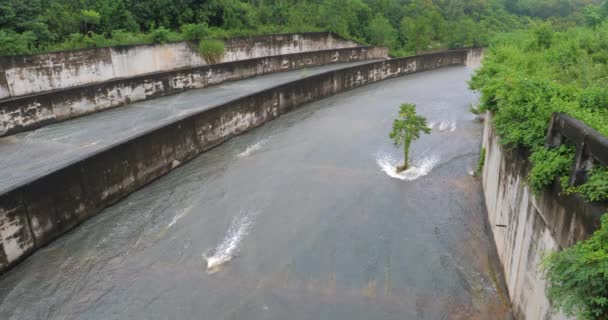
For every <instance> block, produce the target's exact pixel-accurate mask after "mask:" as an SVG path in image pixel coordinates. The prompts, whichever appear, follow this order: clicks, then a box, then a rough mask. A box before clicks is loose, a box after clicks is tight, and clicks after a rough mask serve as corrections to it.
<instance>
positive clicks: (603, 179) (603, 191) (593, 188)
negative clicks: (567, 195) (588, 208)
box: [574, 167, 608, 201]
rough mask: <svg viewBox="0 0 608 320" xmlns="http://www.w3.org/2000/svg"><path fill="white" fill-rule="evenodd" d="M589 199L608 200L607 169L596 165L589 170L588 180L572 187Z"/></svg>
mask: <svg viewBox="0 0 608 320" xmlns="http://www.w3.org/2000/svg"><path fill="white" fill-rule="evenodd" d="M574 189H575V190H574V191H576V192H578V193H580V194H582V195H583V196H584V197H585V198H586V199H587V200H589V201H606V200H608V170H607V169H606V168H605V167H598V168H595V169H593V170H591V172H589V180H587V181H586V182H585V183H584V184H582V185H580V186H577V187H575V188H574Z"/></svg>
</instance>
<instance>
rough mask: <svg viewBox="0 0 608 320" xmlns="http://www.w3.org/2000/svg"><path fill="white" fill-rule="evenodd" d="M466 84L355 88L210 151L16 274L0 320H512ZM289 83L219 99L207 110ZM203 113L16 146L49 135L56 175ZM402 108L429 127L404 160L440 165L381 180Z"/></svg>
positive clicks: (1, 300)
mask: <svg viewBox="0 0 608 320" xmlns="http://www.w3.org/2000/svg"><path fill="white" fill-rule="evenodd" d="M330 68H331V67H330ZM324 70H327V69H324ZM311 72H313V71H312V70H311ZM470 73H471V71H470V70H469V69H467V68H465V67H451V68H447V69H443V70H438V71H430V72H425V73H420V74H415V75H410V76H407V77H402V78H397V79H393V80H388V81H384V82H382V83H378V84H372V85H369V86H366V87H361V88H358V89H355V90H353V91H350V92H346V93H342V94H339V95H336V96H334V97H332V98H328V99H325V100H321V101H318V102H315V103H313V104H311V105H308V106H307V107H305V108H302V109H300V110H297V111H294V112H292V113H289V114H287V115H285V116H284V117H282V118H280V119H278V120H276V121H273V122H270V123H268V124H266V125H265V126H263V127H261V128H258V129H255V130H254V131H252V132H250V133H248V134H245V135H243V136H240V137H237V138H235V139H233V140H231V141H229V142H227V143H225V144H223V145H221V146H219V147H217V148H215V149H213V150H210V151H208V152H206V153H204V154H203V155H201V156H199V157H198V158H196V159H194V160H192V161H191V162H189V163H187V164H185V165H183V166H182V167H180V168H178V169H176V170H175V171H173V172H171V173H170V174H168V175H166V176H164V177H162V178H160V179H158V180H157V181H155V182H154V183H152V184H150V185H148V186H146V187H145V188H143V189H141V190H139V191H137V192H135V193H133V194H132V195H130V196H129V197H127V198H125V199H124V200H122V201H121V202H119V203H118V204H116V205H114V206H112V207H111V208H108V209H106V210H105V211H104V212H102V213H100V214H99V215H97V216H96V217H94V218H92V219H90V220H88V221H87V222H85V223H84V224H83V225H82V226H81V227H79V228H78V229H76V230H74V231H73V232H71V233H69V234H67V235H66V236H64V237H62V238H60V239H59V240H57V241H56V242H54V243H52V244H50V245H49V246H47V247H45V248H43V249H41V250H40V251H38V252H36V253H34V254H33V255H32V256H31V257H30V258H29V259H27V260H26V261H25V262H23V263H22V264H20V265H18V266H17V267H15V268H14V269H12V270H11V271H9V272H8V273H7V274H6V275H5V276H4V277H3V278H2V279H0V318H2V319H47V318H48V319H191V318H196V319H200V318H203V319H506V318H508V317H509V311H508V309H509V308H508V306H507V304H508V301H507V300H508V298H507V295H506V293H505V292H504V291H503V290H504V289H503V288H502V286H501V283H500V279H502V277H501V276H500V272H499V271H498V270H499V269H500V268H499V267H498V265H497V260H496V258H495V251H494V249H493V246H492V241H491V239H490V236H489V234H488V232H487V230H486V228H485V225H486V223H485V213H484V210H485V209H484V207H483V201H482V195H481V191H480V185H479V183H478V182H477V180H476V179H474V178H473V177H471V176H470V175H469V171H471V170H473V169H474V167H475V164H476V160H477V157H478V151H479V149H478V148H479V141H480V138H481V124H479V123H477V122H476V121H475V120H474V117H473V116H472V115H471V114H470V113H469V112H468V110H469V105H470V103H473V102H475V101H476V99H477V97H476V95H474V94H473V93H471V92H469V91H468V90H467V89H466V84H465V81H466V80H467V79H468V78H469V77H470ZM299 74H300V73H299V72H295V73H290V74H287V73H286V74H280V75H272V76H269V77H264V78H256V79H254V80H251V81H248V82H246V81H242V82H238V83H234V84H228V85H225V86H223V87H224V88H228V89H221V88H220V89H215V90H219V91H217V92H218V93H217V96H215V97H217V99H219V98H220V97H224V98H228V97H234V95H235V94H240V93H241V92H243V91H241V90H249V89H248V88H249V86H255V88H253V89H251V90H254V89H255V90H257V89H260V88H261V86H263V85H264V83H267V85H272V84H276V79H277V78H276V77H288V76H291V77H298V76H299ZM260 79H261V80H260ZM264 79H267V80H264ZM272 79H274V80H272ZM246 84H248V85H246ZM229 86H233V87H232V88H231V87H229ZM230 88H231V89H230ZM237 88H238V89H239V90H238V91H237ZM207 90H209V89H207ZM210 92H213V91H210ZM201 97H202V96H201V95H198V96H196V95H195V91H193V92H189V93H186V94H183V95H178V96H174V97H171V98H167V99H159V100H155V101H151V102H146V105H156V106H157V107H150V108H141V109H142V110H144V112H140V113H138V115H139V118H138V117H134V118H132V119H140V120H137V121H133V120H132V119H131V120H130V122H124V123H123V124H122V126H119V127H116V126H115V123H116V121H110V120H111V119H116V118H113V117H112V112H132V111H130V110H135V109H136V107H128V108H123V109H119V110H115V111H110V112H107V113H102V114H99V115H95V116H92V117H87V118H82V119H80V120H76V121H74V122H68V123H64V124H61V125H62V126H71V125H73V126H75V127H72V128H71V129H69V130H67V131H64V133H67V132H70V134H69V135H67V136H62V134H60V132H57V131H54V130H56V128H58V126H50V127H48V128H45V129H41V130H38V131H36V132H35V133H33V134H30V135H29V136H28V135H27V134H24V135H18V136H17V137H15V138H9V139H17V140H18V139H23V140H22V141H21V142H24V141H26V140H27V139H28V137H29V139H32V137H36V136H38V137H39V139H42V140H44V139H43V138H42V137H51V138H49V140H50V141H53V138H52V137H55V138H56V140H57V143H56V144H52V143H48V144H46V145H47V146H52V148H56V149H52V150H54V152H56V153H58V154H62V155H61V159H65V158H66V157H78V156H79V155H78V154H77V153H73V152H72V153H71V152H70V150H84V151H79V152H87V150H91V149H90V148H97V147H100V146H101V145H103V143H111V142H112V141H115V139H120V137H121V136H122V135H123V134H126V133H124V132H123V131H127V130H130V129H131V128H133V127H138V126H137V124H140V123H144V122H145V121H144V120H141V119H152V120H151V121H162V119H164V118H165V117H166V116H168V114H176V113H179V112H175V110H176V109H173V110H172V111H173V112H168V111H167V108H173V106H176V107H175V108H179V107H178V106H179V105H180V104H179V102H180V101H184V102H187V99H190V100H189V101H190V104H191V102H192V101H193V100H196V101H198V99H201ZM205 97H213V94H208V95H205ZM168 99H172V100H168ZM210 99H212V98H210ZM162 101H173V103H172V104H166V103H163V102H162ZM403 102H413V103H416V104H417V105H418V111H419V112H420V113H421V114H423V115H424V116H426V117H427V118H428V120H429V122H433V123H435V125H434V127H435V130H434V131H433V133H431V134H430V135H425V136H423V137H422V138H421V139H420V140H419V141H417V142H416V143H415V144H414V146H413V149H412V155H413V158H414V161H420V162H424V160H425V159H431V158H432V159H436V160H435V161H434V162H433V165H432V166H431V167H430V169H429V170H427V171H426V172H424V174H422V175H419V176H418V177H416V179H411V180H407V179H406V180H402V179H396V178H394V177H392V176H390V175H388V174H387V173H386V172H385V171H384V170H383V168H382V167H381V164H383V163H386V161H388V162H390V161H392V160H390V159H398V157H399V155H400V151H399V150H396V149H394V148H393V146H392V144H391V141H390V140H389V138H388V131H389V130H390V127H391V122H392V119H393V118H394V117H395V115H396V114H397V110H398V106H399V104H401V103H403ZM211 104H212V102H210V103H209V105H211ZM184 105H185V104H184ZM123 110H124V111H123ZM152 110H154V111H152ZM177 110H179V109H177ZM91 119H97V120H96V121H93V120H91ZM103 119H107V120H106V121H104V120H103ZM125 119H126V118H125ZM154 119H156V120H154ZM79 121H90V122H89V124H87V126H86V127H85V126H83V125H82V124H78V123H79ZM95 123H97V126H98V127H96V128H99V129H95V130H97V131H91V129H89V127H88V126H89V125H95ZM442 128H443V129H442ZM452 128H453V130H452ZM33 140H35V139H33ZM41 145H45V143H41ZM11 146H15V145H12V144H11V142H10V141H7V140H3V145H2V148H10V147H11ZM22 147H23V146H22V145H20V147H19V148H22ZM41 148H42V147H41ZM49 148H51V147H49ZM1 150H2V149H0V153H1V154H3V155H4V151H1ZM4 150H9V149H4ZM19 150H26V148H23V149H19ZM40 150H42V149H40ZM20 152H21V151H20ZM23 152H27V151H23ZM37 156H38V155H33V154H30V155H28V154H27V153H22V154H21V158H22V159H23V158H29V159H32V158H34V157H37ZM36 159H38V158H36ZM41 160H44V162H52V161H53V160H52V159H51V160H49V158H48V157H47V158H46V159H45V158H42V159H41ZM3 161H8V160H3ZM383 161H385V162H383ZM8 164H9V162H6V164H5V163H4V162H3V165H2V168H7V167H5V166H7V165H8ZM13 164H15V165H17V162H16V161H15V160H13V162H10V165H11V166H12V165H13ZM21 165H22V166H23V165H26V166H28V167H22V168H23V169H26V168H27V171H31V172H35V170H48V168H47V167H45V166H46V165H44V166H42V161H41V162H40V163H39V164H37V165H32V164H21ZM2 170H3V172H2V174H12V173H11V172H14V171H15V170H7V169H2ZM12 179H13V180H12V181H13V183H14V182H15V179H17V178H15V177H14V176H13V178H12ZM2 183H6V182H4V179H3V182H2ZM231 239H236V240H235V241H232V240H231ZM237 240H238V241H237ZM225 243H227V244H228V245H227V246H224V247H222V244H225ZM230 245H232V248H234V249H231V250H232V251H230V252H229V256H230V257H231V259H226V263H225V264H222V265H220V266H219V267H218V270H214V271H215V272H214V273H211V274H210V272H208V270H207V268H206V267H207V265H206V264H207V261H206V260H205V257H207V258H208V257H209V256H210V255H211V256H213V255H216V254H217V250H218V248H220V249H221V248H227V247H230Z"/></svg>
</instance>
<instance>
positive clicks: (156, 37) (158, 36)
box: [149, 26, 178, 43]
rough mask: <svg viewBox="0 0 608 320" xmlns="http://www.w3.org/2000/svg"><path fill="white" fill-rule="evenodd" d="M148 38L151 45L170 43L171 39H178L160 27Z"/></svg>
mask: <svg viewBox="0 0 608 320" xmlns="http://www.w3.org/2000/svg"><path fill="white" fill-rule="evenodd" d="M149 37H150V40H151V41H152V43H165V42H169V41H171V39H172V38H173V39H178V37H177V36H175V35H174V33H173V32H171V31H170V30H169V29H166V28H165V27H162V26H161V27H158V28H157V29H154V30H153V31H152V32H150V34H149Z"/></svg>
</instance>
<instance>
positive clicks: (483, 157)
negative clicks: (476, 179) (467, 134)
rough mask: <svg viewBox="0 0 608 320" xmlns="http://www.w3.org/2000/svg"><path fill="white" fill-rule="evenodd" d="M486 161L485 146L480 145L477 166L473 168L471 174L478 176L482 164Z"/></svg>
mask: <svg viewBox="0 0 608 320" xmlns="http://www.w3.org/2000/svg"><path fill="white" fill-rule="evenodd" d="M485 163H486V148H484V147H481V151H480V152H479V160H478V161H477V168H475V172H474V174H473V175H475V176H479V175H480V174H481V170H483V166H484V165H485Z"/></svg>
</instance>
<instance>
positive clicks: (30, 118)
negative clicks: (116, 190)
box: [0, 47, 388, 136]
mask: <svg viewBox="0 0 608 320" xmlns="http://www.w3.org/2000/svg"><path fill="white" fill-rule="evenodd" d="M387 55H388V50H387V49H386V48H382V47H357V48H349V49H336V50H324V51H312V52H304V53H295V54H286V55H278V56H270V57H263V58H257V59H249V60H240V61H236V62H229V63H223V64H214V65H209V66H202V67H195V68H188V69H181V70H176V71H175V70H174V71H167V72H160V73H149V74H146V75H141V76H137V77H130V78H122V79H118V80H111V81H106V82H101V83H94V84H89V85H84V86H78V87H72V88H69V89H64V90H55V91H50V92H47V93H40V94H35V95H30V96H23V97H16V98H10V99H6V100H3V101H0V136H3V135H7V134H12V133H15V132H19V131H25V130H31V129H33V128H37V127H40V126H43V125H47V124H50V123H54V122H58V121H63V120H67V119H71V118H74V117H78V116H82V115H85V114H89V113H93V112H98V111H103V110H106V109H109V108H113V107H117V106H121V105H124V104H128V103H133V102H136V101H142V100H148V99H153V98H158V97H162V96H167V95H171V94H175V93H179V92H183V91H185V90H190V89H198V88H204V87H207V86H210V85H215V84H219V83H222V82H226V81H234V80H240V79H245V78H249V77H253V76H257V75H262V74H268V73H274V72H280V71H288V70H295V69H300V68H305V67H312V66H318V65H325V64H331V63H344V62H351V61H362V60H372V59H383V58H386V57H387Z"/></svg>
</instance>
